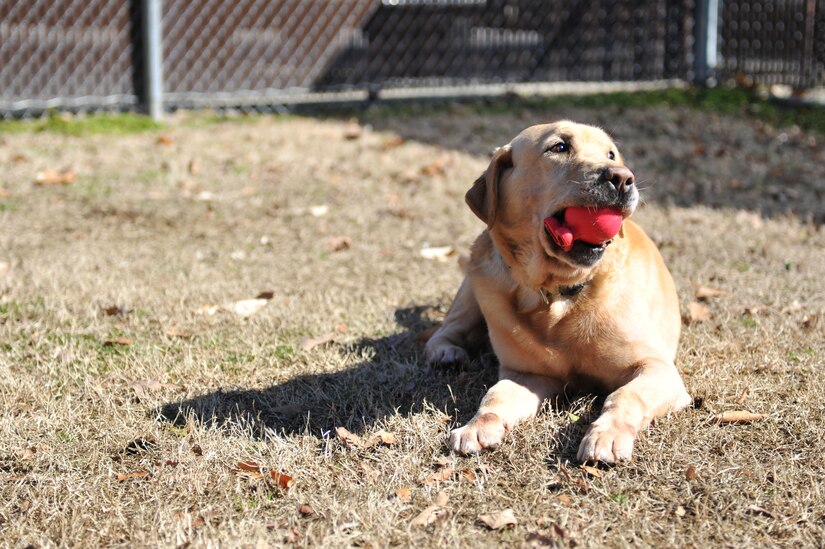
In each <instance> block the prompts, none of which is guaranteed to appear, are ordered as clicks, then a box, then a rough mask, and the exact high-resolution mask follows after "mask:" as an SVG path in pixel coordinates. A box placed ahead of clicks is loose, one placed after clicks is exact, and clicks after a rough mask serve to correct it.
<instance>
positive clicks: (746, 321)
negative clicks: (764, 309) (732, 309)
mask: <svg viewBox="0 0 825 549" xmlns="http://www.w3.org/2000/svg"><path fill="white" fill-rule="evenodd" d="M742 326H744V327H745V328H756V320H755V319H754V318H753V317H752V316H743V317H742Z"/></svg>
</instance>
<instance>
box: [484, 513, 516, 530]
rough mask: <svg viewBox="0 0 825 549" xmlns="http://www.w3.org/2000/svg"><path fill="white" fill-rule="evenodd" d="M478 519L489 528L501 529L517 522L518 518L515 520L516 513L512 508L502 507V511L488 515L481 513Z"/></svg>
mask: <svg viewBox="0 0 825 549" xmlns="http://www.w3.org/2000/svg"><path fill="white" fill-rule="evenodd" d="M478 519H479V520H480V521H481V522H483V523H484V524H485V525H487V528H489V529H491V530H502V529H504V528H511V527H513V526H515V525H516V524H518V520H516V515H515V514H514V513H513V510H512V509H504V510H503V511H496V512H495V513H490V514H488V515H481V516H479V517H478Z"/></svg>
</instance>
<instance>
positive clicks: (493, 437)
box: [450, 368, 561, 454]
mask: <svg viewBox="0 0 825 549" xmlns="http://www.w3.org/2000/svg"><path fill="white" fill-rule="evenodd" d="M500 377H501V381H499V382H498V383H496V384H495V385H493V386H492V387H490V390H488V391H487V394H486V395H484V398H483V399H482V400H481V405H480V406H479V408H478V412H476V415H475V416H474V417H473V419H471V420H470V421H469V423H467V425H465V426H464V427H460V428H458V429H453V430H452V432H450V448H451V449H452V450H453V451H454V452H459V453H462V454H475V453H478V452H480V451H482V450H485V449H488V448H494V447H496V446H498V445H499V444H501V442H502V440H503V439H504V435H505V434H506V433H507V432H508V431H510V429H512V428H513V427H514V426H515V425H516V424H517V423H519V422H521V421H524V420H525V419H529V418H532V417H534V416H535V415H536V414H537V413H538V411H539V408H540V407H541V403H542V402H543V401H544V400H545V399H547V398H550V397H551V396H553V395H556V394H559V392H560V390H561V386H560V384H559V383H558V382H557V381H555V380H553V379H551V378H548V377H544V376H537V375H533V374H521V373H516V372H511V371H508V370H505V369H503V368H502V370H501V372H500Z"/></svg>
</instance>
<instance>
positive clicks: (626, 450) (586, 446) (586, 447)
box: [577, 420, 636, 465]
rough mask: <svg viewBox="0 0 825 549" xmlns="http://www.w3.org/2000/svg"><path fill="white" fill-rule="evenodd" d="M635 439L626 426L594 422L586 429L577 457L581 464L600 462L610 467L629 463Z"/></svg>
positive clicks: (634, 435) (609, 422)
mask: <svg viewBox="0 0 825 549" xmlns="http://www.w3.org/2000/svg"><path fill="white" fill-rule="evenodd" d="M635 439H636V434H635V433H634V432H633V430H632V429H630V428H629V427H627V426H624V425H617V424H615V423H614V422H612V421H605V422H602V423H600V422H599V420H596V421H595V422H593V423H592V424H591V425H590V428H589V429H587V433H585V435H584V439H583V440H582V443H581V445H580V446H579V453H578V456H577V457H578V459H579V461H580V462H582V463H584V462H586V461H600V462H602V463H607V464H610V465H612V464H614V463H618V462H620V461H629V460H630V457H631V456H632V455H633V442H634V440H635Z"/></svg>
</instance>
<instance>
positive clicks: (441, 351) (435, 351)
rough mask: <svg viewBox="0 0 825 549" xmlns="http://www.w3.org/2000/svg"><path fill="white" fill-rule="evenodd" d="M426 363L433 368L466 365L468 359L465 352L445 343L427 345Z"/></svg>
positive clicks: (432, 342)
mask: <svg viewBox="0 0 825 549" xmlns="http://www.w3.org/2000/svg"><path fill="white" fill-rule="evenodd" d="M427 362H428V363H429V364H432V365H434V366H454V365H457V364H467V363H468V362H470V357H469V356H468V355H467V351H465V350H464V349H462V348H461V347H459V346H458V345H453V344H452V343H447V342H434V341H430V342H429V343H427Z"/></svg>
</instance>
